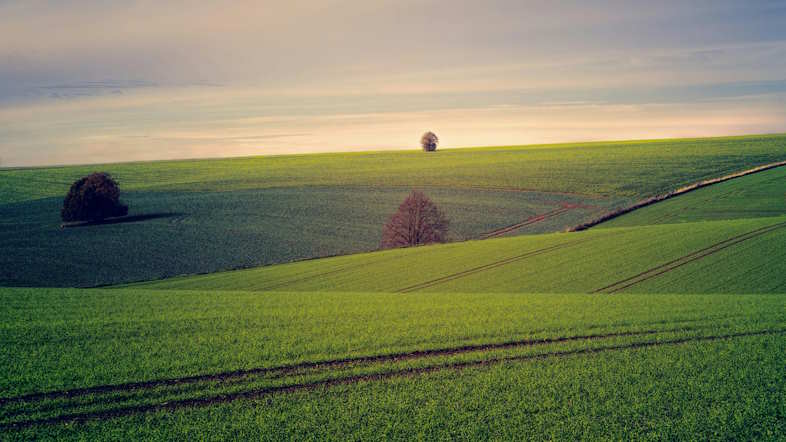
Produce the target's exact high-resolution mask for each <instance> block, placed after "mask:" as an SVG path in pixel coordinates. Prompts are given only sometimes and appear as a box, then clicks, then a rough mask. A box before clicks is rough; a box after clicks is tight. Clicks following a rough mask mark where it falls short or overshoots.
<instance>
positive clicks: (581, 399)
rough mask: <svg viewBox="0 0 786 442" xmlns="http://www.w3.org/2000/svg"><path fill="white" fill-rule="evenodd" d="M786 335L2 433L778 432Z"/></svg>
mask: <svg viewBox="0 0 786 442" xmlns="http://www.w3.org/2000/svg"><path fill="white" fill-rule="evenodd" d="M784 355H786V340H784V339H783V337H782V336H765V337H749V338H739V339H733V340H722V341H716V342H699V343H687V344H682V345H676V346H661V347H651V348H645V349H633V350H624V351H618V352H606V353H597V354H591V355H577V356H572V357H565V358H551V359H550V358H546V359H542V360H534V361H525V362H510V363H503V364H497V365H493V366H489V367H480V368H473V369H466V370H461V371H450V370H448V371H440V372H437V373H433V374H427V375H423V376H416V377H403V378H395V379H391V380H386V381H375V382H365V383H361V384H354V385H347V386H336V387H331V388H328V389H317V390H314V391H304V392H298V393H292V394H281V395H272V396H268V397H264V398H261V399H257V400H242V401H238V402H232V403H228V404H221V405H216V406H212V407H208V408H183V409H177V410H166V411H161V412H156V413H148V414H141V415H133V416H130V417H125V418H116V419H112V420H108V421H89V422H87V423H84V424H76V425H52V426H46V427H34V428H29V429H26V430H17V431H13V432H9V433H7V434H6V437H7V438H8V439H10V440H14V439H18V440H22V439H26V438H38V437H53V438H60V439H90V440H105V439H178V440H186V439H188V440H190V439H254V440H282V439H290V440H291V439H296V440H410V439H418V440H432V439H444V438H449V439H467V440H486V439H499V440H512V439H516V440H519V439H528V440H543V439H551V440H577V439H618V440H630V439H636V440H695V439H707V440H722V439H723V440H731V439H736V440H778V439H780V438H782V437H783V435H784V434H786V428H784V420H783V419H782V418H781V417H782V412H783V402H784V400H785V399H786V390H785V388H786V385H785V384H784V383H783V382H782V377H783V369H782V368H783V366H784V364H786V358H785V357H784Z"/></svg>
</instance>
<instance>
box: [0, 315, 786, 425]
mask: <svg viewBox="0 0 786 442" xmlns="http://www.w3.org/2000/svg"><path fill="white" fill-rule="evenodd" d="M784 333H786V329H783V328H780V329H777V328H776V329H765V330H756V331H748V332H737V333H726V334H716V335H705V336H686V337H680V338H674V339H668V340H654V341H639V342H630V343H625V344H617V345H608V346H605V347H589V348H578V349H571V350H561V351H551V352H547V353H540V354H529V355H513V356H503V357H499V358H492V359H481V360H473V361H459V362H450V363H446V364H440V365H433V366H426V367H407V368H402V369H398V370H392V371H387V372H381V373H370V374H357V375H350V376H345V377H338V378H329V379H323V380H317V381H311V382H300V383H293V384H285V385H278V386H270V387H263V388H257V389H252V390H248V391H239V392H234V393H225V394H218V395H214V396H207V397H199V398H190V399H180V400H173V401H167V402H162V403H157V404H141V405H131V406H126V407H120V408H113V409H108V410H101V411H89V412H82V413H73V414H64V415H58V416H54V417H46V418H37V419H36V418H34V419H30V420H22V421H15V422H10V423H4V424H0V430H10V429H22V428H29V427H32V426H36V425H51V424H61V423H77V422H85V421H89V420H107V419H113V418H119V417H125V416H131V415H135V414H141V413H149V412H157V411H164V410H177V409H182V408H187V407H205V406H211V405H216V404H223V403H230V402H234V401H237V400H253V399H259V398H263V397H267V396H271V395H274V394H286V393H295V392H299V391H314V390H317V389H320V388H330V387H333V386H339V385H352V384H358V383H362V382H373V381H383V380H387V379H395V378H402V377H412V376H418V375H423V374H429V373H436V372H440V371H444V370H463V369H468V368H477V367H485V366H490V365H492V364H500V363H505V362H523V361H535V360H544V359H548V358H562V357H570V356H576V355H590V354H599V353H604V352H612V351H623V350H632V349H640V348H652V347H660V346H666V345H680V344H686V343H691V342H710V341H718V340H726V339H734V338H740V337H752V336H763V335H774V334H784Z"/></svg>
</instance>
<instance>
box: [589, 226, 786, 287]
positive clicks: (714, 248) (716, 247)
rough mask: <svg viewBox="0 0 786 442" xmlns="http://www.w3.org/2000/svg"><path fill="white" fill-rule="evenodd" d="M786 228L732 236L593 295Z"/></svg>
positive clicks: (653, 276) (773, 227)
mask: <svg viewBox="0 0 786 442" xmlns="http://www.w3.org/2000/svg"><path fill="white" fill-rule="evenodd" d="M783 227H786V222H781V223H776V224H771V225H768V226H764V227H760V228H758V229H755V230H751V231H750V232H746V233H742V234H739V235H735V236H732V237H731V238H727V239H725V240H723V241H720V242H717V243H715V244H713V245H711V246H708V247H705V248H703V249H700V250H697V251H695V252H692V253H689V254H687V255H684V256H682V257H680V258H677V259H675V260H672V261H669V262H667V263H665V264H661V265H659V266H656V267H653V268H651V269H649V270H645V271H643V272H641V273H638V274H636V275H633V276H631V277H629V278H625V279H622V280H620V281H617V282H615V283H613V284H609V285H607V286H604V287H601V288H599V289H596V290H593V291H592V292H591V293H616V292H619V291H620V290H624V289H626V288H628V287H631V286H633V285H636V284H638V283H640V282H643V281H647V280H649V279H652V278H655V277H657V276H659V275H662V274H664V273H668V272H670V271H672V270H674V269H676V268H679V267H682V266H684V265H686V264H689V263H692V262H695V261H698V260H700V259H702V258H706V257H707V256H710V255H713V254H715V253H718V252H720V251H722V250H725V249H727V248H729V247H732V246H734V245H737V244H740V243H742V242H745V241H747V240H749V239H752V238H756V237H759V236H762V235H765V234H767V233H769V232H772V231H774V230H778V229H780V228H783Z"/></svg>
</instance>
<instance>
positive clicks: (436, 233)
mask: <svg viewBox="0 0 786 442" xmlns="http://www.w3.org/2000/svg"><path fill="white" fill-rule="evenodd" d="M449 224H450V222H449V221H448V219H447V218H445V215H444V214H443V213H442V211H440V210H439V208H438V207H437V206H436V205H435V204H434V203H433V202H431V200H430V199H428V197H427V196H426V195H424V194H423V192H419V191H417V190H413V191H412V193H410V194H409V196H408V197H407V198H406V199H405V200H404V202H403V203H401V205H400V206H399V208H398V211H397V212H396V213H394V214H393V216H392V217H391V218H390V221H388V223H387V224H385V227H384V229H382V243H381V245H380V247H381V248H383V249H391V248H397V247H410V246H417V245H422V244H431V243H441V242H445V241H446V239H447V233H448V225H449Z"/></svg>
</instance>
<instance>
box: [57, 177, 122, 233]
mask: <svg viewBox="0 0 786 442" xmlns="http://www.w3.org/2000/svg"><path fill="white" fill-rule="evenodd" d="M127 214H128V206H126V205H125V204H123V203H121V202H120V190H119V189H118V188H117V183H116V182H115V180H113V179H112V177H111V176H110V175H109V174H108V173H104V172H95V173H92V174H90V175H88V176H86V177H83V178H80V179H78V180H77V181H75V182H74V184H72V185H71V189H70V190H69V191H68V195H66V197H65V200H64V201H63V210H61V211H60V215H61V217H62V218H63V221H65V222H71V221H100V220H102V219H105V218H111V217H116V216H125V215H127Z"/></svg>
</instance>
